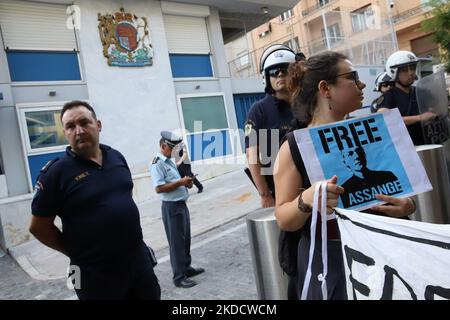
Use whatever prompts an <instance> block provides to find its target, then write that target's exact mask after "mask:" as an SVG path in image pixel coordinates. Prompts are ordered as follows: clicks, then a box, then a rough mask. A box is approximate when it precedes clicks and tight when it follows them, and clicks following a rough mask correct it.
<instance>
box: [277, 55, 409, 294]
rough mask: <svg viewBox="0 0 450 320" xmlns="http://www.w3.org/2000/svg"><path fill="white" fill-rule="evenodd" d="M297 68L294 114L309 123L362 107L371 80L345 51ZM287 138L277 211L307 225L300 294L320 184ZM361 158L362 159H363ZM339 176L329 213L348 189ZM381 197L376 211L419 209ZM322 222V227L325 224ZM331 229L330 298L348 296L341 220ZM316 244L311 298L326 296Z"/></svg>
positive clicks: (294, 225) (281, 218)
mask: <svg viewBox="0 0 450 320" xmlns="http://www.w3.org/2000/svg"><path fill="white" fill-rule="evenodd" d="M291 69H292V71H291V70H290V73H289V78H290V79H289V80H288V81H289V85H290V89H291V92H292V106H293V113H294V115H295V117H296V118H297V120H298V121H299V122H300V123H301V124H302V127H303V128H305V127H316V126H319V125H324V124H328V123H333V122H337V121H341V120H344V118H345V116H346V115H347V114H349V113H350V112H352V111H354V110H356V109H358V108H360V107H361V105H362V101H363V91H362V90H363V89H364V87H365V86H366V85H365V84H364V83H363V82H361V81H360V80H359V76H358V72H357V71H356V70H355V69H354V68H353V65H352V63H351V62H350V61H349V60H348V59H347V57H345V56H344V55H342V54H340V53H337V52H330V51H329V52H323V53H321V54H319V55H316V56H313V57H311V58H309V59H308V60H307V61H306V62H303V61H301V62H297V63H296V64H295V65H293V66H291ZM287 141H288V143H284V144H283V145H282V146H281V148H280V151H279V153H278V157H277V160H276V163H275V169H274V181H275V186H276V188H275V190H276V197H275V198H276V205H275V215H276V219H277V223H278V225H279V226H280V228H281V229H282V230H286V231H296V230H299V229H301V230H302V236H301V239H300V242H299V245H298V261H297V271H298V279H299V281H298V284H297V291H298V296H299V297H300V296H302V288H303V282H304V279H305V274H306V272H307V264H308V260H309V248H310V241H311V239H310V224H311V211H312V204H313V197H314V190H315V185H313V186H311V183H310V181H309V178H308V175H307V173H306V169H305V165H304V163H303V160H302V157H301V155H300V152H299V149H298V146H297V143H296V140H295V136H294V135H293V133H290V134H288V136H287ZM355 154H357V153H356V152H355ZM355 159H356V156H355ZM355 161H356V160H355ZM358 161H359V162H358V163H357V164H359V163H360V162H361V161H360V160H358ZM347 163H348V160H347ZM348 165H349V166H350V164H348ZM338 179H339V177H337V176H333V177H332V178H331V179H329V180H328V184H327V207H326V211H327V214H331V213H333V211H334V208H335V207H337V205H338V201H339V196H340V195H341V194H343V193H344V188H343V187H342V186H341V185H339V184H338ZM383 181H384V180H383ZM342 182H343V181H340V183H342ZM376 198H377V199H378V200H380V201H383V202H386V203H387V204H388V205H375V206H373V207H371V210H370V213H376V214H382V215H386V216H391V217H406V216H408V215H409V214H411V213H413V212H414V211H415V203H414V202H413V200H412V199H411V198H394V197H392V196H388V195H381V194H377V195H376ZM319 210H320V208H319ZM324 210H325V208H324ZM319 218H320V215H319ZM318 225H319V226H320V223H318ZM327 230H328V235H327V236H328V243H327V247H328V275H327V278H326V283H327V288H328V290H327V291H328V297H326V298H327V299H329V300H339V299H340V300H342V299H347V293H346V285H345V271H344V265H343V256H342V249H341V243H340V237H339V230H338V227H337V222H336V220H335V219H330V220H328V222H327ZM316 234H317V237H316V239H317V240H316V242H319V243H320V239H321V235H320V227H319V228H317V231H316ZM316 248H317V250H316V249H315V251H314V259H313V261H312V277H311V283H310V285H309V290H308V292H307V295H306V298H307V299H323V297H322V290H321V281H320V280H319V279H318V276H319V274H320V272H322V263H321V259H319V258H320V256H321V252H320V245H316ZM316 255H317V258H316Z"/></svg>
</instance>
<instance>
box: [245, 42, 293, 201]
mask: <svg viewBox="0 0 450 320" xmlns="http://www.w3.org/2000/svg"><path fill="white" fill-rule="evenodd" d="M295 61H296V54H295V53H294V51H292V49H290V48H289V47H287V46H285V45H281V44H276V45H272V46H270V47H269V48H267V49H266V50H265V51H264V52H263V54H262V56H261V61H260V71H261V73H262V74H263V77H264V81H265V85H266V87H265V92H266V96H265V97H264V98H263V99H262V100H259V101H257V102H255V103H254V104H253V105H252V107H251V108H250V110H249V112H248V115H247V121H246V124H245V147H246V154H247V160H248V166H249V169H250V173H251V177H252V180H253V182H254V183H255V186H256V188H257V189H258V192H259V195H260V197H261V207H263V208H267V207H273V206H274V205H275V203H274V195H275V191H274V190H275V187H274V183H273V167H272V166H273V164H274V162H275V158H276V156H277V153H278V149H279V143H280V141H281V140H282V138H283V137H284V135H285V134H286V133H287V132H288V131H289V129H290V125H291V122H292V121H293V119H294V117H293V115H292V112H291V108H290V105H289V91H288V89H287V80H286V76H287V74H288V67H289V64H290V63H293V62H295Z"/></svg>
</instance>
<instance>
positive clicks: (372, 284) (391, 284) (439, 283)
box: [336, 209, 450, 300]
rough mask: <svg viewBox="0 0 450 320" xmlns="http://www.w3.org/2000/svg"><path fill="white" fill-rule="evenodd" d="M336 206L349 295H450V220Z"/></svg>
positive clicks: (394, 297) (388, 297)
mask: <svg viewBox="0 0 450 320" xmlns="http://www.w3.org/2000/svg"><path fill="white" fill-rule="evenodd" d="M336 211H337V213H336V216H337V221H338V225H339V231H340V234H341V243H342V252H343V257H344V267H345V276H346V286H347V296H348V298H349V299H354V300H363V299H364V300H366V299H367V300H380V299H381V300H441V299H445V300H448V299H450V225H442V224H431V223H425V222H418V221H410V220H405V219H396V218H390V217H384V216H377V215H371V214H366V213H361V212H357V211H350V210H345V209H337V210H336Z"/></svg>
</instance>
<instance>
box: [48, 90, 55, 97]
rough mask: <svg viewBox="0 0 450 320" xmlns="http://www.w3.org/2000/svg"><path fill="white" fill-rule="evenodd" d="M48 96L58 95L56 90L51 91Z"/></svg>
mask: <svg viewBox="0 0 450 320" xmlns="http://www.w3.org/2000/svg"><path fill="white" fill-rule="evenodd" d="M48 96H49V97H54V96H56V91H49V93H48Z"/></svg>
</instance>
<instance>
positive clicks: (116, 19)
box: [0, 0, 297, 249]
mask: <svg viewBox="0 0 450 320" xmlns="http://www.w3.org/2000/svg"><path fill="white" fill-rule="evenodd" d="M296 3H297V1H296V0H278V1H276V2H275V1H268V0H260V1H256V0H248V1H245V0H244V1H243V0H239V1H238V0H228V1H219V0H198V1H195V0H186V1H183V0H178V1H177V2H175V1H156V0H134V1H114V0H96V1H88V0H75V1H71V0H45V1H36V0H34V1H24V0H0V48H1V49H0V248H3V249H8V248H9V247H12V246H15V245H18V244H21V243H23V242H25V241H28V240H31V239H32V236H31V235H30V234H29V233H28V223H29V219H30V203H31V200H32V197H33V188H34V184H35V181H36V178H37V176H38V175H39V171H40V169H41V168H42V167H43V166H44V165H45V164H46V163H47V162H48V161H49V160H52V159H54V158H56V157H58V156H60V155H61V154H62V153H63V152H64V150H65V148H66V146H67V141H66V140H65V138H64V134H63V130H62V124H61V123H60V120H59V118H60V110H61V108H62V106H63V105H64V103H65V102H68V101H71V100H86V101H88V102H90V103H91V104H92V106H93V107H94V109H95V110H96V113H97V117H98V118H99V119H100V120H101V121H102V124H103V129H102V132H101V135H100V142H101V143H104V144H107V145H110V146H112V147H113V148H116V149H118V150H119V151H120V152H122V153H123V154H124V156H125V158H126V159H127V161H128V164H129V166H130V169H131V172H132V174H133V180H134V184H135V188H134V191H133V192H134V198H135V200H136V201H137V202H138V203H139V202H142V201H145V200H146V199H148V198H149V197H150V196H151V195H152V193H153V190H152V188H151V182H150V174H149V172H148V164H149V162H150V161H151V159H152V157H153V156H154V154H155V153H156V152H157V150H158V149H159V138H160V135H159V134H160V131H161V130H171V131H174V132H177V133H178V134H180V135H181V136H182V137H183V138H184V140H185V141H186V144H187V146H188V152H189V156H190V158H191V160H192V161H193V165H195V164H203V165H204V166H202V170H201V172H199V173H200V174H201V178H202V179H205V178H209V177H212V176H214V175H217V174H220V173H224V172H226V171H229V170H232V169H235V168H236V166H239V163H245V160H244V159H245V156H244V154H243V146H242V140H243V136H242V135H243V134H242V131H241V132H239V131H238V129H239V128H240V127H242V124H243V122H244V120H245V114H246V110H247V109H248V107H249V106H250V104H251V103H252V102H253V101H255V100H257V99H258V98H259V97H261V94H262V92H263V89H264V88H263V84H262V81H261V79H260V78H259V77H256V76H255V77H249V78H233V77H232V76H231V73H230V70H229V66H228V64H227V61H226V58H225V49H224V45H225V43H227V42H230V41H232V40H234V39H236V38H238V37H240V36H242V35H243V34H245V33H246V32H247V31H248V30H251V29H253V28H255V27H257V26H259V25H261V24H263V23H265V22H267V21H269V20H270V19H272V18H274V17H276V16H278V15H279V14H281V13H282V12H285V11H286V10H288V9H289V8H292V7H293V6H294V5H295V4H296ZM238 159H241V160H238ZM227 160H231V161H227ZM224 163H225V164H226V165H224ZM233 163H237V164H235V165H233Z"/></svg>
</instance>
